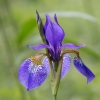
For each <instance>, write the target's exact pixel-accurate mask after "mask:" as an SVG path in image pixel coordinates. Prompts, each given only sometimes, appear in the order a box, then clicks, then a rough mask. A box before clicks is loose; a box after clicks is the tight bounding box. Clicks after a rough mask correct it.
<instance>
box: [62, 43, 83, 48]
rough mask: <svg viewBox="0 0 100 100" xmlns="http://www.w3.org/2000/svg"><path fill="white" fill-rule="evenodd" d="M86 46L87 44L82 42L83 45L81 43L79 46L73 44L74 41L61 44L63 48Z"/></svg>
mask: <svg viewBox="0 0 100 100" xmlns="http://www.w3.org/2000/svg"><path fill="white" fill-rule="evenodd" d="M84 46H85V44H82V45H80V46H77V45H75V44H72V43H66V44H63V45H62V46H61V49H63V48H70V49H80V48H82V47H84Z"/></svg>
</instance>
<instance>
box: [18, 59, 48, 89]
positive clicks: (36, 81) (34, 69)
mask: <svg viewBox="0 0 100 100" xmlns="http://www.w3.org/2000/svg"><path fill="white" fill-rule="evenodd" d="M46 77H47V70H46V68H45V67H44V66H43V65H35V64H34V63H33V62H32V61H31V59H30V58H29V59H26V60H25V61H24V62H23V63H22V64H21V66H20V68H19V71H18V78H19V81H20V82H21V84H23V85H24V86H25V87H26V88H27V90H31V89H35V88H37V87H39V86H40V85H41V84H42V83H43V82H44V81H45V79H46Z"/></svg>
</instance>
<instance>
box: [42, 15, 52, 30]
mask: <svg viewBox="0 0 100 100" xmlns="http://www.w3.org/2000/svg"><path fill="white" fill-rule="evenodd" d="M49 22H50V16H49V15H48V14H46V22H45V24H44V26H43V28H44V30H46V28H47V26H48V24H49Z"/></svg>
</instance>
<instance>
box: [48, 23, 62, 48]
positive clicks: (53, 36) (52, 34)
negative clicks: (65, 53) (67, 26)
mask: <svg viewBox="0 0 100 100" xmlns="http://www.w3.org/2000/svg"><path fill="white" fill-rule="evenodd" d="M63 38H64V31H63V30H62V28H61V27H60V26H59V25H58V24H56V23H53V22H50V23H49V24H48V26H47V28H46V39H47V41H48V42H49V43H50V44H51V45H52V46H53V47H54V48H55V49H56V48H57V46H58V45H59V44H62V40H63Z"/></svg>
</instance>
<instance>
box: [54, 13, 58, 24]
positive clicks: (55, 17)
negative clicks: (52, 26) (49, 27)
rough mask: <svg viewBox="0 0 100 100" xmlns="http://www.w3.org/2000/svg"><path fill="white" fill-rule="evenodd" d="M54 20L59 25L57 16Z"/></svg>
mask: <svg viewBox="0 0 100 100" xmlns="http://www.w3.org/2000/svg"><path fill="white" fill-rule="evenodd" d="M54 20H55V22H56V23H57V24H58V25H59V23H58V20H57V16H56V14H54Z"/></svg>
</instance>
